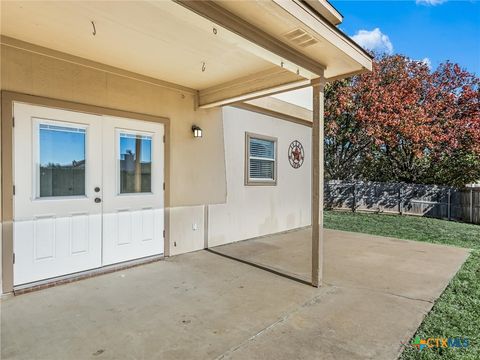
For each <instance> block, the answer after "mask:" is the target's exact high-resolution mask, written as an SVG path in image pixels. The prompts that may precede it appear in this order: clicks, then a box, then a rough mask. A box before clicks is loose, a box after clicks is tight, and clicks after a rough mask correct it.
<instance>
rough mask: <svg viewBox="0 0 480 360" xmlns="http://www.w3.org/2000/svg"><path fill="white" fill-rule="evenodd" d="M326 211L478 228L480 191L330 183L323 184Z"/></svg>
mask: <svg viewBox="0 0 480 360" xmlns="http://www.w3.org/2000/svg"><path fill="white" fill-rule="evenodd" d="M325 207H326V208H329V209H343V210H351V211H357V210H360V211H375V212H389V213H397V214H407V215H419V216H428V217H433V218H438V219H446V220H456V221H463V222H470V223H474V224H480V188H465V189H456V188H452V187H447V186H437V185H419V184H404V183H381V182H362V181H357V182H351V181H341V180H332V181H329V182H326V183H325Z"/></svg>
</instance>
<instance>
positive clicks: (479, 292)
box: [325, 211, 480, 360]
mask: <svg viewBox="0 0 480 360" xmlns="http://www.w3.org/2000/svg"><path fill="white" fill-rule="evenodd" d="M325 227H326V228H329V229H337V230H345V231H353V232H360V233H367V234H373V235H382V236H389V237H395V238H399V239H409V240H417V241H426V242H431V243H436V244H446V245H454V246H459V247H465V248H470V249H473V251H472V253H471V255H470V257H469V258H468V259H467V261H466V262H465V264H463V266H462V268H461V269H460V271H459V272H458V273H457V275H456V276H455V277H454V278H453V280H452V281H451V282H450V284H449V285H448V287H447V289H446V290H445V291H444V293H443V294H442V295H441V296H440V297H439V298H438V300H437V301H436V302H435V305H434V306H433V308H432V310H431V311H430V313H429V314H428V315H427V316H426V317H425V319H424V320H423V322H422V324H421V325H420V327H419V328H418V330H417V332H416V334H415V336H420V337H421V338H428V337H466V338H468V340H469V346H468V348H464V349H458V348H440V349H434V348H432V349H428V348H426V349H423V350H422V351H420V352H419V351H418V350H416V349H414V348H413V347H407V348H406V349H405V351H404V352H403V354H402V355H401V356H400V359H402V360H407V359H462V360H463V359H467V360H470V359H472V360H473V359H476V360H478V359H480V225H472V224H463V223H456V222H449V221H444V220H437V219H428V218H422V217H413V216H398V215H381V214H373V213H372V214H370V213H351V212H337V211H326V212H325Z"/></svg>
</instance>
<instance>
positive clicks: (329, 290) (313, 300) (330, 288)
mask: <svg viewBox="0 0 480 360" xmlns="http://www.w3.org/2000/svg"><path fill="white" fill-rule="evenodd" d="M322 289H323V290H324V291H322V293H321V294H318V295H316V296H314V297H313V298H311V299H309V300H308V301H306V302H304V303H303V304H301V305H300V306H298V307H296V308H295V309H293V310H291V311H289V312H288V313H286V314H285V315H284V316H282V317H281V318H280V319H278V320H277V321H275V322H273V323H272V324H270V325H268V326H266V327H264V328H263V329H262V330H260V331H259V332H257V333H256V334H255V335H252V336H250V337H249V338H248V339H246V340H245V341H243V342H241V343H240V344H238V345H237V346H234V347H232V348H230V349H229V350H227V351H225V352H224V353H223V354H221V355H220V356H218V357H216V358H215V360H223V359H225V358H227V357H228V356H229V355H231V354H233V353H234V352H236V351H238V350H240V349H242V348H243V347H245V346H246V345H248V344H249V343H251V342H252V341H255V340H256V339H257V338H258V337H260V336H262V335H263V334H265V333H267V332H269V331H270V330H272V329H273V328H275V327H277V326H278V325H280V324H283V323H285V322H286V321H287V320H288V319H289V318H290V317H291V316H292V315H294V314H296V313H298V312H299V311H300V310H301V309H303V308H305V307H307V306H310V305H314V304H316V303H317V302H318V301H319V300H320V299H321V298H322V297H325V296H327V295H329V294H331V293H332V292H334V291H335V289H336V287H335V286H328V287H327V286H325V287H323V288H322Z"/></svg>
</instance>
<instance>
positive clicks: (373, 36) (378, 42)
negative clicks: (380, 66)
mask: <svg viewBox="0 0 480 360" xmlns="http://www.w3.org/2000/svg"><path fill="white" fill-rule="evenodd" d="M352 39H353V40H354V41H355V42H357V43H358V44H359V45H360V46H362V47H364V48H365V49H368V50H373V51H378V52H386V53H387V54H392V53H393V45H392V43H391V41H390V39H389V38H388V36H387V35H385V34H383V33H382V32H381V31H380V29H379V28H375V29H373V30H371V31H369V30H359V31H358V32H357V33H356V34H355V35H353V36H352Z"/></svg>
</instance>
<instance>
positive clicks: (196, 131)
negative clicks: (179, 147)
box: [192, 125, 202, 138]
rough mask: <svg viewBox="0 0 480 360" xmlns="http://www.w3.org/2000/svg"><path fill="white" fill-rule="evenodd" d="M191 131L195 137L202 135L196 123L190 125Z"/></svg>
mask: <svg viewBox="0 0 480 360" xmlns="http://www.w3.org/2000/svg"><path fill="white" fill-rule="evenodd" d="M192 132H193V137H196V138H201V137H202V129H201V128H200V127H198V126H197V125H192Z"/></svg>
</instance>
